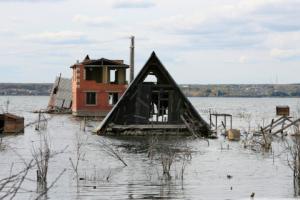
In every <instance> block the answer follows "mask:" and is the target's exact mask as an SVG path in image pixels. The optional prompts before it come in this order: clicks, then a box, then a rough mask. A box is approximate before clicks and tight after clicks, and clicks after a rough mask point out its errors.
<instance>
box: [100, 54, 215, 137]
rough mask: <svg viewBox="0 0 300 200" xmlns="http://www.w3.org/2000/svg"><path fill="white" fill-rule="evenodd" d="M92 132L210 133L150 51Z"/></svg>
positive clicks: (137, 133)
mask: <svg viewBox="0 0 300 200" xmlns="http://www.w3.org/2000/svg"><path fill="white" fill-rule="evenodd" d="M96 131H97V133H98V134H100V135H122V134H124V135H140V134H142V135H147V134H178V133H187V134H193V135H198V136H204V137H205V136H209V134H210V129H209V125H208V124H207V123H206V122H205V121H204V120H203V119H202V118H201V116H200V115H199V113H198V112H197V111H196V110H195V108H194V107H193V105H192V104H191V103H190V101H189V100H188V99H187V98H186V97H185V95H184V94H183V93H182V91H181V90H180V88H179V87H178V85H177V84H176V82H175V81H174V80H173V78H172V77H171V75H170V74H169V72H168V71H167V70H166V68H165V67H164V66H163V64H162V63H161V62H160V60H159V59H158V57H157V56H156V54H155V53H154V52H153V53H152V54H151V56H150V58H149V59H148V61H147V62H146V64H145V66H144V67H143V68H142V70H141V71H140V72H139V74H138V75H137V76H136V78H135V79H134V80H133V82H132V83H131V84H130V85H129V87H128V88H127V90H126V91H125V93H124V94H123V96H122V97H121V98H120V100H119V101H118V103H117V104H116V105H115V106H114V108H113V109H112V110H111V111H110V113H109V114H108V115H107V116H106V117H105V118H104V120H103V121H102V122H101V124H100V126H99V127H98V128H97V130H96Z"/></svg>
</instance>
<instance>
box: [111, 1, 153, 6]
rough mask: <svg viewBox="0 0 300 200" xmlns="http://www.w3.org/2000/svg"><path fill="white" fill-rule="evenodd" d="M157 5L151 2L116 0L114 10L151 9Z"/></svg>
mask: <svg viewBox="0 0 300 200" xmlns="http://www.w3.org/2000/svg"><path fill="white" fill-rule="evenodd" d="M154 6H155V3H154V2H153V1H151V0H116V1H115V2H114V3H113V7H114V8H150V7H154Z"/></svg>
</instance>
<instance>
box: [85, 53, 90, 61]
mask: <svg viewBox="0 0 300 200" xmlns="http://www.w3.org/2000/svg"><path fill="white" fill-rule="evenodd" d="M89 60H91V59H90V56H89V54H87V55H86V56H85V58H84V59H83V62H86V61H89Z"/></svg>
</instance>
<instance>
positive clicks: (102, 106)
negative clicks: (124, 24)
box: [71, 55, 129, 117]
mask: <svg viewBox="0 0 300 200" xmlns="http://www.w3.org/2000/svg"><path fill="white" fill-rule="evenodd" d="M71 68H72V69H73V75H72V114H73V115H75V116H100V117H104V116H105V115H106V114H107V113H108V112H109V111H110V110H111V108H112V107H113V106H114V104H115V103H117V101H118V99H119V97H121V95H122V94H123V93H124V91H125V90H126V88H127V81H126V69H127V68H129V66H128V65H126V64H124V62H123V60H109V59H105V58H101V59H97V60H92V59H90V58H89V56H88V55H87V56H86V57H85V59H84V60H83V61H82V62H77V63H76V64H74V65H72V66H71Z"/></svg>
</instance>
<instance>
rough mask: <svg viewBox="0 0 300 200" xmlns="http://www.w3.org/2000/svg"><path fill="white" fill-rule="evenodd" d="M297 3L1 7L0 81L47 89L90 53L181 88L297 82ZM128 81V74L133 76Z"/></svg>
mask: <svg viewBox="0 0 300 200" xmlns="http://www.w3.org/2000/svg"><path fill="white" fill-rule="evenodd" d="M299 19H300V1H299V0H209V1H207V0H184V1H183V0H0V24H1V26H0V59H1V63H0V70H1V71H0V82H24V83H32V82H36V83H48V82H53V81H54V79H55V76H57V75H59V73H62V76H64V77H71V75H72V73H71V69H70V66H71V65H72V64H74V63H75V62H76V61H77V60H79V61H82V60H83V59H84V57H85V56H86V55H87V54H89V55H90V57H91V58H92V59H99V58H102V57H104V58H108V59H123V60H124V61H125V63H127V64H128V63H129V45H130V39H129V38H130V36H131V35H134V36H135V38H136V40H135V56H136V59H135V63H136V66H135V71H136V72H138V71H139V70H140V69H141V68H142V67H143V65H144V64H145V62H146V60H147V59H148V57H149V56H150V54H151V53H152V51H155V52H156V54H157V55H158V57H159V58H160V60H161V61H162V63H163V64H164V66H165V67H166V68H167V69H168V71H169V72H170V74H171V75H172V76H173V77H174V79H175V80H176V82H177V83H180V84H189V83H190V84H229V83H234V84H248V83H254V84H261V83H268V84H276V83H300V20H299ZM128 74H129V73H128Z"/></svg>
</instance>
